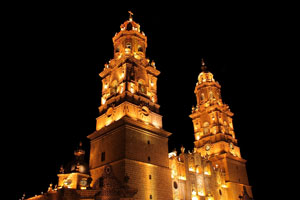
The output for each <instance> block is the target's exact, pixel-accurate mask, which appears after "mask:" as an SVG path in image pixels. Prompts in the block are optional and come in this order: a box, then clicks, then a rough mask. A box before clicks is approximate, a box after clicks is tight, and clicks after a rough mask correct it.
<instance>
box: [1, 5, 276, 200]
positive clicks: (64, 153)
mask: <svg viewBox="0 0 300 200" xmlns="http://www.w3.org/2000/svg"><path fill="white" fill-rule="evenodd" d="M23 6H25V5H20V4H19V5H17V6H15V7H11V8H10V9H11V12H10V14H9V15H7V16H6V18H5V21H6V22H8V23H7V24H8V36H7V37H6V38H5V42H6V43H8V44H9V45H8V48H7V52H8V54H9V56H8V57H7V58H8V59H9V60H10V62H9V63H8V64H7V65H6V66H7V68H8V70H9V72H10V74H11V75H12V76H11V77H10V79H9V81H8V82H6V85H7V86H9V87H8V88H9V96H10V97H11V98H9V104H7V105H8V106H7V108H6V109H9V110H10V112H9V114H8V115H7V117H8V120H9V123H7V124H6V125H8V126H9V127H10V129H9V130H10V131H9V133H8V134H7V135H8V139H7V141H10V142H12V143H13V146H12V147H10V148H9V151H10V153H9V159H10V160H9V163H10V165H12V166H17V169H18V170H16V171H14V173H13V174H14V175H13V176H14V178H13V180H15V179H17V180H18V181H17V184H15V185H16V186H15V188H16V197H15V199H18V198H20V197H21V195H22V194H23V193H24V192H25V193H26V194H27V195H28V196H30V195H34V194H38V193H40V192H41V191H44V192H45V191H46V190H47V187H48V186H49V183H51V182H52V183H54V184H55V183H56V181H57V177H56V174H57V173H58V170H59V167H60V165H61V164H66V163H68V162H69V161H70V160H71V159H72V158H73V151H74V149H76V148H77V146H78V143H79V141H83V144H84V147H85V149H86V151H87V154H88V152H89V141H88V139H86V136H87V135H89V134H90V133H92V132H93V131H94V130H95V125H96V121H95V119H96V117H98V110H97V108H98V106H99V105H100V97H101V87H102V86H101V79H100V77H99V76H98V74H99V73H100V72H101V71H102V69H103V67H104V64H105V63H106V62H108V61H109V60H110V59H112V58H113V46H112V37H113V36H114V34H115V33H116V32H118V31H119V30H120V28H119V26H120V25H121V24H122V23H123V22H124V21H125V20H127V19H128V13H127V11H128V10H131V11H132V12H133V13H134V16H133V19H134V20H135V21H136V22H137V23H139V24H140V25H141V30H142V31H144V32H145V34H146V36H147V37H148V48H147V52H146V54H147V57H148V58H149V59H150V60H154V61H155V62H156V66H157V69H158V70H160V71H161V75H160V76H159V79H158V103H159V104H160V105H161V109H160V111H161V114H162V115H163V127H164V129H165V130H167V131H170V132H172V133H173V135H172V136H171V137H170V138H169V150H173V149H174V148H177V149H178V150H179V148H180V146H181V145H184V146H185V147H186V149H188V150H192V148H193V141H194V137H193V126H192V121H191V119H190V118H189V114H190V113H191V108H192V106H193V105H195V104H196V99H195V95H194V88H195V84H196V82H197V77H198V74H199V73H200V72H201V63H200V61H201V58H204V59H205V62H206V64H207V66H208V69H209V71H211V72H212V73H213V74H214V76H215V80H217V81H218V82H219V83H220V84H221V86H222V89H221V92H222V98H223V102H225V103H226V104H228V105H229V106H230V108H231V111H232V112H233V113H234V114H235V115H234V117H233V124H234V127H235V132H236V137H237V139H238V144H239V146H240V147H241V154H242V156H243V158H245V159H246V160H248V163H247V168H248V176H249V181H250V184H251V185H252V186H253V191H254V195H255V197H256V196H257V197H258V196H263V190H264V184H265V182H266V180H268V178H269V175H266V174H265V173H264V171H265V169H267V164H268V162H269V160H268V161H267V160H266V159H265V157H264V156H265V155H266V154H267V155H268V154H269V153H271V152H272V150H271V149H268V148H266V149H264V150H263V151H264V156H263V155H262V153H261V152H262V149H261V148H262V146H264V145H265V142H266V138H267V137H268V134H270V133H269V131H268V130H267V125H266V116H267V115H269V110H270V107H269V106H268V105H269V103H268V100H267V97H268V96H270V95H271V94H272V93H273V92H274V89H272V88H270V87H269V86H270V85H268V84H264V83H267V82H268V78H267V77H266V73H268V74H269V75H270V76H272V71H270V70H269V68H270V65H271V64H270V62H271V61H270V60H269V59H268V55H267V54H266V52H267V51H268V50H269V49H272V47H273V46H275V44H274V43H273V42H272V40H271V39H270V37H269V34H270V32H272V31H271V30H272V27H273V25H274V23H275V21H274V18H272V15H273V14H274V13H269V15H265V13H266V11H267V9H269V8H266V7H261V5H256V4H247V5H234V6H233V5H229V4H224V5H218V6H216V5H215V6H206V5H201V4H200V5H199V4H195V5H192V4H190V5H182V4H178V5H175V4H174V3H173V4H172V5H168V6H166V5H165V6H161V5H144V6H133V7H131V6H119V7H118V8H116V7H115V6H106V5H101V4H97V5H92V4H90V5H88V4H84V5H83V4H75V3H70V4H68V5H62V4H43V5H42V4H41V5H37V4H35V5H32V7H31V5H28V4H26V9H24V7H23ZM275 16H277V15H275ZM3 76H4V78H5V74H3ZM87 160H88V156H87ZM256 199H260V198H256Z"/></svg>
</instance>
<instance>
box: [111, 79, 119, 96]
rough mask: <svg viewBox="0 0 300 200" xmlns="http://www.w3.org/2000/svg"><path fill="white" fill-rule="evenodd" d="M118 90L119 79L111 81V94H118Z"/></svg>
mask: <svg viewBox="0 0 300 200" xmlns="http://www.w3.org/2000/svg"><path fill="white" fill-rule="evenodd" d="M117 90H118V81H117V80H114V81H113V82H112V83H111V88H110V93H111V94H116V93H117Z"/></svg>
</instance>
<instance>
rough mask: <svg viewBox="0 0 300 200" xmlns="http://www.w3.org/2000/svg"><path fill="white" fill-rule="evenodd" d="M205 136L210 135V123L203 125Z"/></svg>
mask: <svg viewBox="0 0 300 200" xmlns="http://www.w3.org/2000/svg"><path fill="white" fill-rule="evenodd" d="M203 134H204V135H207V134H209V123H208V122H204V123H203Z"/></svg>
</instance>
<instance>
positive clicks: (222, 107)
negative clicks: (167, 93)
mask: <svg viewBox="0 0 300 200" xmlns="http://www.w3.org/2000/svg"><path fill="white" fill-rule="evenodd" d="M201 68H202V72H201V73H200V74H199V76H198V81H197V83H196V87H195V95H196V100H197V105H196V107H193V108H192V114H191V115H190V117H191V119H192V121H193V125H194V136H195V142H194V150H193V152H192V153H184V151H185V149H184V148H183V147H182V148H181V154H180V155H177V152H176V151H175V152H171V153H169V158H170V168H171V177H172V186H173V198H174V200H177V199H192V200H197V199H198V200H199V199H205V200H207V199H211V200H212V199H215V200H219V199H220V200H221V199H222V200H227V199H228V200H231V199H239V196H241V195H244V194H245V191H244V188H245V189H246V193H247V194H248V195H249V196H250V197H252V192H251V186H249V182H248V176H247V171H246V160H245V159H243V158H242V156H241V153H240V148H239V147H238V145H237V139H236V138H235V133H234V129H233V123H232V116H233V113H232V112H231V111H230V109H229V106H228V105H226V104H224V103H223V102H222V98H221V86H220V84H219V83H218V82H216V81H215V79H214V77H213V74H212V73H211V72H209V71H208V70H207V67H206V66H205V63H204V61H203V60H202V67H201Z"/></svg>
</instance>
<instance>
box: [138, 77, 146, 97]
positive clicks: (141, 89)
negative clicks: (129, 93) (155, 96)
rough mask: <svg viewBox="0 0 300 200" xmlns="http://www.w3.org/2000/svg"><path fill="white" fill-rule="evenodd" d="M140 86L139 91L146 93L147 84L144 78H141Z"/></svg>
mask: <svg viewBox="0 0 300 200" xmlns="http://www.w3.org/2000/svg"><path fill="white" fill-rule="evenodd" d="M138 86H139V92H141V93H143V94H146V86H145V81H144V80H143V79H140V80H139V81H138Z"/></svg>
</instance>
